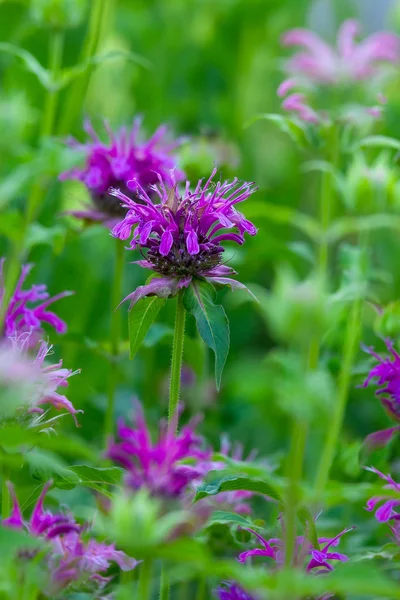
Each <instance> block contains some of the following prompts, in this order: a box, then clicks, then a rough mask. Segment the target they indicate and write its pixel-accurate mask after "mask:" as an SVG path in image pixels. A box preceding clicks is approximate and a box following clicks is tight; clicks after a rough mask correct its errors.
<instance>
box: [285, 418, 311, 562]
mask: <svg viewBox="0 0 400 600" xmlns="http://www.w3.org/2000/svg"><path fill="white" fill-rule="evenodd" d="M306 440H307V425H306V423H304V422H302V421H293V430H292V440H291V445H290V452H289V457H288V461H289V463H288V469H287V473H288V486H287V494H286V511H285V529H286V531H285V537H286V540H285V542H286V543H285V566H286V567H291V566H292V565H293V559H294V557H295V551H296V536H297V531H296V521H297V510H298V508H299V502H300V493H299V486H300V482H301V475H302V471H303V459H304V452H305V449H306Z"/></svg>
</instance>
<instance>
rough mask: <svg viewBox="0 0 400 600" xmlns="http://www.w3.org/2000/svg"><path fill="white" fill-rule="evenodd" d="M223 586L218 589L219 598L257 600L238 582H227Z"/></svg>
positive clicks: (224, 599) (225, 599)
mask: <svg viewBox="0 0 400 600" xmlns="http://www.w3.org/2000/svg"><path fill="white" fill-rule="evenodd" d="M222 586H223V587H220V588H218V589H217V590H216V592H217V594H218V598H219V600H256V599H255V597H254V596H250V594H248V593H247V592H245V591H244V589H243V588H241V587H240V586H239V585H237V583H231V582H226V583H223V584H222Z"/></svg>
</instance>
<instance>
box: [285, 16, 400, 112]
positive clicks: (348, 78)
mask: <svg viewBox="0 0 400 600" xmlns="http://www.w3.org/2000/svg"><path fill="white" fill-rule="evenodd" d="M359 32H360V26H359V23H358V22H357V21H355V20H347V21H344V23H343V24H342V25H341V27H340V29H339V32H338V36H337V44H336V48H333V47H331V46H329V45H328V44H327V43H326V42H325V41H324V40H322V39H321V38H320V37H319V36H318V35H317V34H315V33H314V32H312V31H309V30H307V29H292V30H289V31H287V32H286V33H285V34H284V36H283V38H282V43H283V45H284V46H298V47H300V48H301V50H300V51H299V52H297V53H295V55H294V56H293V57H292V58H291V59H290V60H289V62H288V64H287V70H288V72H289V78H288V79H286V80H285V81H284V82H283V83H282V84H281V85H280V87H279V89H278V96H280V97H285V96H287V97H286V99H285V100H284V101H283V105H282V106H283V108H284V109H285V110H287V111H289V112H294V113H296V114H297V115H298V117H299V118H300V119H301V120H303V121H306V122H311V123H318V122H320V121H322V120H324V119H325V118H326V114H324V112H320V111H316V110H314V109H313V108H312V107H311V106H310V101H309V98H308V96H309V95H310V91H311V92H312V91H313V90H314V89H315V88H316V87H318V86H319V87H327V86H330V87H332V86H335V87H336V88H338V89H341V90H344V91H345V97H346V95H347V96H348V95H349V92H348V90H349V88H351V90H352V91H353V89H355V87H356V86H355V83H357V82H363V83H364V88H365V84H368V85H369V84H370V83H371V82H373V81H374V80H376V79H377V77H378V76H380V75H381V74H382V73H383V64H382V63H386V64H395V63H397V62H398V61H399V58H400V38H399V37H398V36H397V35H395V34H394V33H390V32H379V33H375V34H373V35H371V36H369V37H368V38H366V39H365V40H364V41H363V42H361V43H356V42H355V38H356V36H357V35H358V34H359ZM298 88H300V89H302V91H301V92H299V91H296V90H297V89H298ZM303 90H304V93H303ZM346 90H347V91H346ZM287 94H289V95H287ZM375 96H376V100H377V102H378V106H368V107H367V108H365V112H366V113H368V114H369V115H371V116H372V117H374V118H377V117H379V116H380V114H381V110H382V109H381V107H380V106H379V104H384V103H385V100H384V98H383V96H382V94H380V93H377V94H375ZM364 97H365V90H364V92H363V98H364Z"/></svg>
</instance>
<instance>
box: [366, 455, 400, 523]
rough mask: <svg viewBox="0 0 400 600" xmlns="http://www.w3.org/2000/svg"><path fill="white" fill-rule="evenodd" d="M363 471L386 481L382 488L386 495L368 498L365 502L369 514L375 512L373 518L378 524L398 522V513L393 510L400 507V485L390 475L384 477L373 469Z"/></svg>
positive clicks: (399, 514) (399, 516)
mask: <svg viewBox="0 0 400 600" xmlns="http://www.w3.org/2000/svg"><path fill="white" fill-rule="evenodd" d="M365 469H366V470H367V471H371V472H372V473H376V475H379V477H380V478H381V479H383V480H384V481H386V485H384V486H383V489H384V490H385V491H386V495H385V494H382V495H381V496H374V497H373V498H370V499H369V500H368V502H367V506H366V509H367V510H368V511H370V512H372V511H375V518H376V520H377V521H379V522H380V523H388V522H390V521H391V522H395V523H396V522H399V521H400V513H398V512H397V511H396V510H395V508H398V507H399V506H400V483H396V481H395V480H394V479H393V477H391V475H385V474H384V473H381V471H378V469H375V468H374V467H365ZM391 496H394V497H391Z"/></svg>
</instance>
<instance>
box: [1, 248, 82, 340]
mask: <svg viewBox="0 0 400 600" xmlns="http://www.w3.org/2000/svg"><path fill="white" fill-rule="evenodd" d="M4 262H5V259H4V258H2V259H0V305H1V303H2V302H3V299H4V294H5V289H4V280H3V270H4ZM32 266H33V265H31V264H29V265H23V266H22V268H21V275H20V278H19V280H18V282H17V285H16V287H15V290H14V292H13V294H12V296H11V298H10V301H9V303H8V306H7V310H6V313H5V321H4V332H3V336H4V337H6V338H7V337H11V336H13V335H18V334H20V333H23V332H25V331H32V330H33V332H34V333H35V334H36V335H32V336H31V337H30V342H31V343H32V344H33V345H35V343H36V342H37V340H38V339H40V337H41V335H42V333H43V330H42V323H47V324H48V325H51V327H54V329H55V330H56V332H57V333H65V332H66V331H67V324H66V323H65V322H64V321H62V320H61V319H60V318H59V317H58V316H57V315H56V314H55V313H53V312H51V311H49V310H47V309H48V307H49V306H50V304H53V302H56V301H57V300H60V299H61V298H65V297H66V296H70V295H71V294H72V293H73V292H61V294H57V296H53V297H50V295H49V293H48V292H47V286H46V285H44V284H39V285H33V286H32V287H31V288H30V289H28V290H24V289H22V286H23V284H24V282H25V279H26V278H27V276H28V274H29V272H30V270H31V269H32ZM38 302H39V304H37V303H38ZM34 304H36V306H31V305H34Z"/></svg>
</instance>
